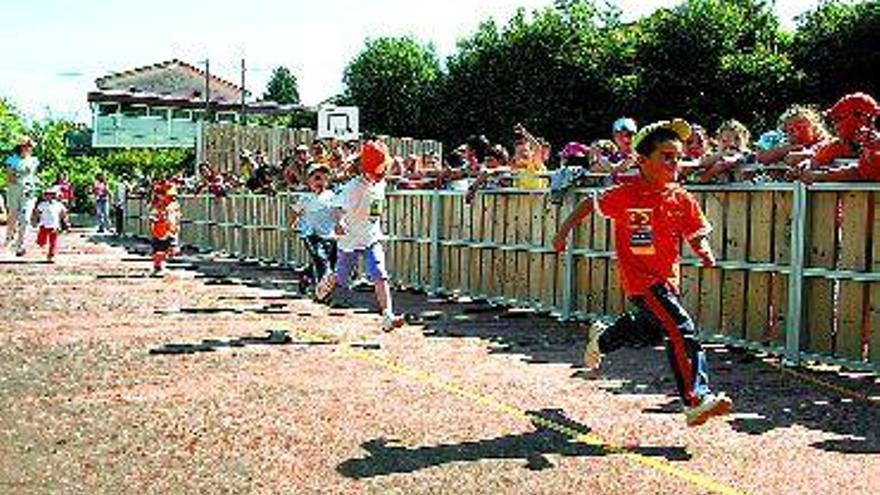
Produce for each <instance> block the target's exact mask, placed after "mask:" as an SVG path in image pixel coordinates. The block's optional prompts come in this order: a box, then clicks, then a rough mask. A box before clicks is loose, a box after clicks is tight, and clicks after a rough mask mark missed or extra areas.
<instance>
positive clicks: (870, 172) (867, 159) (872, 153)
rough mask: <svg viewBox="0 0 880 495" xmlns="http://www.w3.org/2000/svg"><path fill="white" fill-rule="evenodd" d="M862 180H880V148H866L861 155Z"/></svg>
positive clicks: (860, 170)
mask: <svg viewBox="0 0 880 495" xmlns="http://www.w3.org/2000/svg"><path fill="white" fill-rule="evenodd" d="M859 175H861V176H862V180H866V181H871V182H880V149H866V150H865V151H863V152H862V155H861V156H860V157H859Z"/></svg>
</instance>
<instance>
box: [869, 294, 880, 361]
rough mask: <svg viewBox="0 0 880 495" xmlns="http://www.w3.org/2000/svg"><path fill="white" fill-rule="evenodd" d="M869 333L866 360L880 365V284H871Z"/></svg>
mask: <svg viewBox="0 0 880 495" xmlns="http://www.w3.org/2000/svg"><path fill="white" fill-rule="evenodd" d="M870 292H871V307H870V318H871V333H870V334H869V335H868V360H869V361H870V362H872V363H873V364H874V365H880V283H873V284H871V289H870Z"/></svg>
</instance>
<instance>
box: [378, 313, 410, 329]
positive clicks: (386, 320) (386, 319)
mask: <svg viewBox="0 0 880 495" xmlns="http://www.w3.org/2000/svg"><path fill="white" fill-rule="evenodd" d="M404 323H406V320H404V319H403V316H400V315H394V314H392V313H387V314H385V315H383V316H382V331H383V332H390V331H392V330H394V329H395V328H400V327H402V326H403V324H404Z"/></svg>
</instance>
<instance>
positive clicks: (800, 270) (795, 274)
mask: <svg viewBox="0 0 880 495" xmlns="http://www.w3.org/2000/svg"><path fill="white" fill-rule="evenodd" d="M792 201H793V205H792V209H791V217H792V218H791V222H792V224H791V272H790V273H789V275H788V315H787V316H786V324H785V358H784V359H783V364H784V365H786V366H796V365H797V364H798V363H799V362H800V350H801V325H802V322H803V300H804V298H803V293H804V255H805V252H806V233H807V222H808V221H809V219H808V218H807V186H805V185H804V184H803V183H800V182H798V183H796V184H795V186H794V193H793V194H792Z"/></svg>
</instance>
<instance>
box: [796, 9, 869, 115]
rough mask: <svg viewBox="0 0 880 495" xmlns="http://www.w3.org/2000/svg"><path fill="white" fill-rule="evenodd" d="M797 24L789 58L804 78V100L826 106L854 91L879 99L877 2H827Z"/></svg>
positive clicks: (804, 16) (807, 14)
mask: <svg viewBox="0 0 880 495" xmlns="http://www.w3.org/2000/svg"><path fill="white" fill-rule="evenodd" d="M799 21H800V22H799V26H798V30H797V32H796V33H795V36H794V40H793V42H792V45H791V54H792V59H793V60H794V61H795V63H796V64H797V65H798V66H799V67H801V68H802V69H803V70H804V71H805V72H806V73H807V77H806V82H807V88H806V91H805V93H804V98H805V99H807V100H808V101H811V102H816V103H822V104H826V105H827V104H831V103H833V102H834V101H835V100H836V99H837V98H839V97H840V96H841V95H843V94H845V93H849V92H853V91H865V92H868V93H871V94H873V95H875V96H880V94H878V93H880V1H878V0H872V1H868V2H862V3H857V4H851V3H844V2H840V1H826V2H823V3H821V4H820V5H819V6H818V7H816V8H815V9H814V10H812V11H810V12H808V13H806V14H804V15H803V16H802V17H801V18H800V19H799Z"/></svg>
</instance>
